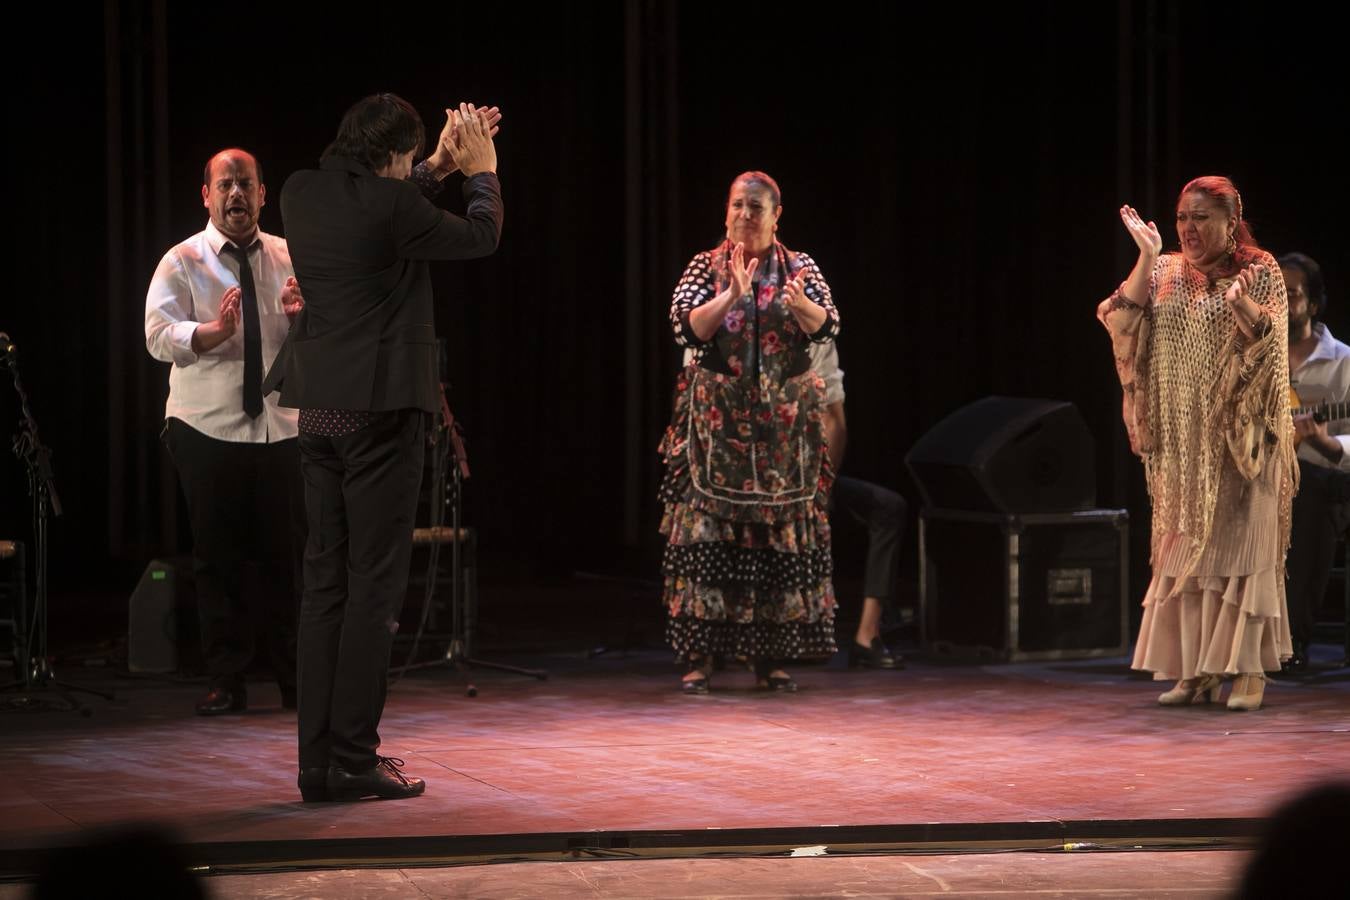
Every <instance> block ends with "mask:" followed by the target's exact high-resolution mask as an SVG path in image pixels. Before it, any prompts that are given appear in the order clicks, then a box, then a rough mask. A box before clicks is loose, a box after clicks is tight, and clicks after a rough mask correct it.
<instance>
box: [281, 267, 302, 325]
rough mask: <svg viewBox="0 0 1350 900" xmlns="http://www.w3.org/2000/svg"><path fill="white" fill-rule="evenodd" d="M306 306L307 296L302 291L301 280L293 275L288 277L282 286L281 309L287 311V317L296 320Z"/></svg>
mask: <svg viewBox="0 0 1350 900" xmlns="http://www.w3.org/2000/svg"><path fill="white" fill-rule="evenodd" d="M304 308H305V298H304V296H303V295H302V294H301V293H300V282H298V281H296V280H295V276H294V275H292V276H290V277H289V278H287V279H286V284H285V285H284V286H283V287H282V288H281V310H282V312H284V313H286V318H287V319H289V320H290V321H292V322H294V321H295V317H296V316H298V315H300V310H302V309H304Z"/></svg>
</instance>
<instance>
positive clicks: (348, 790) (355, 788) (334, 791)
mask: <svg viewBox="0 0 1350 900" xmlns="http://www.w3.org/2000/svg"><path fill="white" fill-rule="evenodd" d="M377 759H379V762H378V763H376V764H375V765H374V766H373V767H371V768H369V769H367V770H365V771H364V772H349V771H348V770H346V769H344V768H343V767H342V766H329V767H328V799H329V800H361V799H363V798H365V797H375V798H377V799H380V800H403V799H405V798H407V797H416V796H417V795H418V794H421V793H422V792H423V791H425V790H426V789H427V783H426V782H425V781H423V780H422V779H420V778H415V777H413V776H412V775H404V774H403V773H402V772H400V771H399V770H400V769H402V768H403V760H401V759H395V758H394V757H392V756H380V757H377Z"/></svg>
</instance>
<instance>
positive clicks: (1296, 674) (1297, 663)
mask: <svg viewBox="0 0 1350 900" xmlns="http://www.w3.org/2000/svg"><path fill="white" fill-rule="evenodd" d="M1307 674H1308V657H1307V655H1306V654H1304V652H1303V651H1302V650H1300V649H1299V647H1298V646H1295V647H1294V655H1293V656H1291V657H1289V658H1288V659H1286V660H1285V661H1284V662H1282V663H1280V675H1282V676H1283V677H1285V678H1301V677H1303V676H1304V675H1307Z"/></svg>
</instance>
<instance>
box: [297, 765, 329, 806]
mask: <svg viewBox="0 0 1350 900" xmlns="http://www.w3.org/2000/svg"><path fill="white" fill-rule="evenodd" d="M295 783H296V785H298V786H299V788H300V799H301V800H303V801H305V802H306V803H323V802H324V801H325V800H327V799H328V767H327V766H310V767H309V768H307V769H301V770H300V777H299V778H297V779H296V780H295Z"/></svg>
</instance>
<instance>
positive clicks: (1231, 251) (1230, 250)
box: [1226, 232, 1237, 256]
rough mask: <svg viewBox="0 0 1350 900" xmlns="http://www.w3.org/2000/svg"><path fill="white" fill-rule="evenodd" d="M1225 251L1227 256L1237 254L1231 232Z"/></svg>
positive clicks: (1235, 243)
mask: <svg viewBox="0 0 1350 900" xmlns="http://www.w3.org/2000/svg"><path fill="white" fill-rule="evenodd" d="M1226 249H1227V250H1228V255H1229V256H1232V255H1233V254H1234V253H1236V252H1237V241H1235V240H1233V235H1232V233H1231V232H1230V233H1229V235H1228V247H1227V248H1226Z"/></svg>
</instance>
